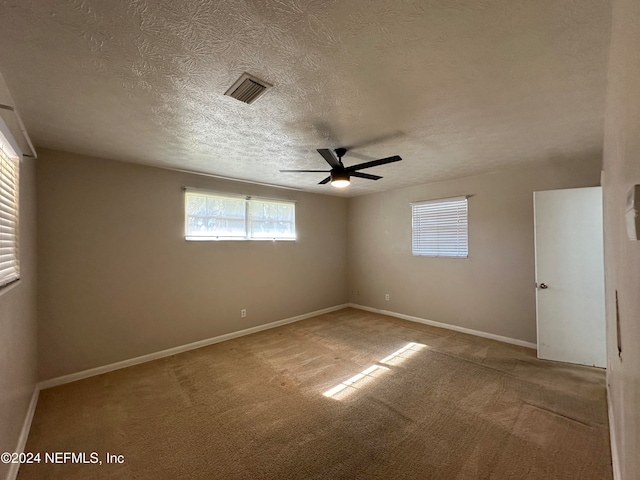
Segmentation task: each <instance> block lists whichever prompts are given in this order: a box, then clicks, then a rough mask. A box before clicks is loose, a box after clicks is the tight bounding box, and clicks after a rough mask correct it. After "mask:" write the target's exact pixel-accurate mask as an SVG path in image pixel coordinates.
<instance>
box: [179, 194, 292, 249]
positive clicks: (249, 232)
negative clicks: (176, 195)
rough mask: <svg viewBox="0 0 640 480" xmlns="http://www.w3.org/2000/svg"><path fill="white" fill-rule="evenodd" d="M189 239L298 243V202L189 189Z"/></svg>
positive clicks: (187, 207) (187, 204) (186, 229)
mask: <svg viewBox="0 0 640 480" xmlns="http://www.w3.org/2000/svg"><path fill="white" fill-rule="evenodd" d="M185 219H186V225H185V233H186V235H185V238H186V239H187V240H295V239H296V214H295V203H294V202H291V201H286V200H270V199H265V198H252V197H241V196H237V195H225V194H217V193H209V192H205V191H199V190H190V189H187V190H186V192H185Z"/></svg>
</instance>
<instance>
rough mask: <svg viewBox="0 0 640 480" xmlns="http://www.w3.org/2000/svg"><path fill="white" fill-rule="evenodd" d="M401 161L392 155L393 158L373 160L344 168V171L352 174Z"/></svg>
mask: <svg viewBox="0 0 640 480" xmlns="http://www.w3.org/2000/svg"><path fill="white" fill-rule="evenodd" d="M400 160H402V158H401V157H399V156H398V155H394V156H393V157H387V158H381V159H380V160H373V161H372V162H366V163H360V164H358V165H352V166H350V167H346V168H345V170H346V171H347V172H354V171H356V170H362V169H364V168H371V167H376V166H378V165H384V164H385V163H393V162H399V161H400Z"/></svg>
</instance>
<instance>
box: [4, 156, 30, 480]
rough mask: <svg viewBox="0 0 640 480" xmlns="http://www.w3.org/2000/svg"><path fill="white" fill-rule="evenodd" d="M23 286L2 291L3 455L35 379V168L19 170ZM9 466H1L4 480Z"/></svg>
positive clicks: (15, 433)
mask: <svg viewBox="0 0 640 480" xmlns="http://www.w3.org/2000/svg"><path fill="white" fill-rule="evenodd" d="M19 208H20V233H19V235H20V247H19V248H20V281H19V282H17V283H14V284H12V285H10V286H8V287H5V288H3V289H0V452H13V451H15V449H16V445H17V443H18V436H19V434H20V429H21V428H22V423H23V421H24V418H25V414H26V413H27V409H28V407H29V402H30V400H31V396H32V394H33V391H34V388H35V384H36V380H37V373H36V354H37V347H36V338H37V337H36V244H35V240H36V225H35V221H36V212H35V166H34V161H33V160H28V159H25V160H24V161H23V162H22V163H21V165H20V205H19ZM8 467H9V466H8V465H5V464H3V463H0V478H5V476H6V473H7V471H8V470H9V469H8Z"/></svg>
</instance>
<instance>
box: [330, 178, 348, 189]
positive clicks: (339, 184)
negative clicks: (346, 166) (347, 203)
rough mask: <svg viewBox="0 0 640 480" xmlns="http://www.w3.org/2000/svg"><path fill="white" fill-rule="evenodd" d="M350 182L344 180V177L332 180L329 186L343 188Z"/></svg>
mask: <svg viewBox="0 0 640 480" xmlns="http://www.w3.org/2000/svg"><path fill="white" fill-rule="evenodd" d="M350 183H351V182H350V181H349V180H344V179H340V180H332V181H331V186H332V187H336V188H344V187H348V186H349V184H350Z"/></svg>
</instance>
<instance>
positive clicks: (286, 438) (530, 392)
mask: <svg viewBox="0 0 640 480" xmlns="http://www.w3.org/2000/svg"><path fill="white" fill-rule="evenodd" d="M363 372H364V373H363ZM358 374H360V375H358ZM608 438H609V431H608V424H607V412H606V399H605V377H604V371H603V370H599V369H593V368H586V367H578V366H571V365H566V364H560V363H552V362H543V361H539V360H537V359H536V358H535V352H534V351H532V350H529V349H526V348H521V347H514V346H511V345H507V344H502V343H499V342H494V341H491V340H485V339H481V338H477V337H472V336H468V335H463V334H459V333H455V332H451V331H447V330H441V329H437V328H433V327H428V326H424V325H420V324H416V323H412V322H407V321H404V320H399V319H395V318H391V317H385V316H382V315H377V314H372V313H368V312H364V311H360V310H355V309H345V310H341V311H339V312H334V313H330V314H327V315H322V316H319V317H315V318H311V319H308V320H304V321H301V322H297V323H294V324H290V325H287V326H284V327H280V328H277V329H272V330H268V331H265V332H261V333H257V334H254V335H250V336H246V337H242V338H238V339H235V340H231V341H228V342H224V343H220V344H216V345H212V346H210V347H205V348H202V349H199V350H195V351H191V352H187V353H183V354H180V355H176V356H174V357H169V358H165V359H161V360H157V361H154V362H151V363H147V364H144V365H138V366H135V367H131V368H127V369H124V370H119V371H116V372H112V373H108V374H104V375H100V376H98V377H93V378H89V379H86V380H82V381H78V382H75V383H71V384H68V385H63V386H60V387H56V388H52V389H48V390H44V391H42V392H41V394H40V400H39V402H38V408H37V410H36V414H35V418H34V421H33V426H32V428H31V434H30V436H29V440H28V442H27V447H26V449H25V451H28V452H41V454H42V455H43V456H44V453H45V452H64V451H66V452H87V461H89V459H90V457H89V453H90V452H97V454H98V455H99V458H100V460H101V461H103V462H104V461H105V458H104V457H105V455H106V452H110V453H111V454H121V455H124V463H123V464H106V463H103V464H102V465H99V464H73V463H65V464H51V463H44V458H43V462H42V463H41V464H33V465H23V466H22V467H21V468H20V473H19V476H18V478H19V479H20V480H28V479H38V480H43V479H65V480H71V479H83V480H87V479H102V478H104V479H153V480H159V479H181V478H186V479H191V478H193V479H334V478H348V479H405V478H406V479H438V480H447V479H496V480H497V479H532V480H533V479H535V480H541V479H554V480H561V479H576V480H590V479H594V480H607V479H610V478H612V473H611V458H610V451H609V440H608Z"/></svg>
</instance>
